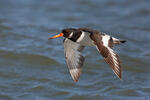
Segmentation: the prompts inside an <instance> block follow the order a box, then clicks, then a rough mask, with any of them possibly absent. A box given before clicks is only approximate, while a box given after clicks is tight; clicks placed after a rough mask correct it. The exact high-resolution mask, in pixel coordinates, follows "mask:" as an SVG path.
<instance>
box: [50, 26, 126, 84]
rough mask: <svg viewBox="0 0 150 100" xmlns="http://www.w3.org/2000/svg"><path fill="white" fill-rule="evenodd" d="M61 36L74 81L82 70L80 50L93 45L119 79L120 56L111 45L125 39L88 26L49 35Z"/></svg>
mask: <svg viewBox="0 0 150 100" xmlns="http://www.w3.org/2000/svg"><path fill="white" fill-rule="evenodd" d="M61 36H64V37H65V39H64V53H65V57H66V63H67V65H68V68H69V71H70V74H71V76H72V78H73V80H74V81H75V82H77V81H78V79H79V77H80V74H81V71H82V66H83V63H84V57H83V56H82V55H81V51H82V50H83V48H84V47H85V46H95V47H96V48H97V50H98V51H99V52H100V54H101V55H102V56H103V57H104V60H105V61H106V62H107V63H108V64H109V65H110V67H111V68H112V70H113V72H114V73H115V74H116V75H117V76H118V77H119V78H120V79H122V66H121V62H120V58H119V56H118V55H117V54H116V53H115V52H114V50H113V49H112V47H113V45H115V44H120V43H124V42H126V41H121V40H119V39H116V38H114V37H111V36H109V35H107V34H105V33H103V32H99V31H96V30H92V29H88V28H79V29H75V28H66V29H63V30H62V33H60V34H59V35H56V36H54V37H51V38H50V39H52V38H57V37H61Z"/></svg>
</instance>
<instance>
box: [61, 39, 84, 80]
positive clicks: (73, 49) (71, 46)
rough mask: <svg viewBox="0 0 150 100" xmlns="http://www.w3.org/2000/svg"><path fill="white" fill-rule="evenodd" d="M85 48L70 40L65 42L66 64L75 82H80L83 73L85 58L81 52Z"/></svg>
mask: <svg viewBox="0 0 150 100" xmlns="http://www.w3.org/2000/svg"><path fill="white" fill-rule="evenodd" d="M83 48H84V46H81V45H80V44H77V43H75V42H73V41H71V40H69V39H66V40H65V41H64V52H65V56H66V63H67V65H68V68H69V72H70V74H71V77H72V78H73V80H74V81H75V82H77V81H78V79H79V77H80V74H81V71H82V66H83V62H84V57H83V56H82V55H81V51H82V50H83Z"/></svg>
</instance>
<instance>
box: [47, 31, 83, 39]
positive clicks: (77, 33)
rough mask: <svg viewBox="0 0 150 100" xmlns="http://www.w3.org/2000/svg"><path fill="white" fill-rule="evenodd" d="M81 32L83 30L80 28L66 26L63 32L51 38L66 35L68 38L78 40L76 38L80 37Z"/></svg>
mask: <svg viewBox="0 0 150 100" xmlns="http://www.w3.org/2000/svg"><path fill="white" fill-rule="evenodd" d="M81 34H82V32H81V30H79V29H75V28H65V29H63V30H62V33H60V34H58V35H55V36H53V37H50V38H49V39H54V38H58V37H65V38H68V39H70V40H72V41H74V42H76V40H77V39H78V38H79V37H80V35H81Z"/></svg>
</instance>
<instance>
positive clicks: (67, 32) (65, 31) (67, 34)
mask: <svg viewBox="0 0 150 100" xmlns="http://www.w3.org/2000/svg"><path fill="white" fill-rule="evenodd" d="M76 31H77V29H75V28H65V29H63V30H62V33H63V34H64V37H66V38H71V34H72V35H73V34H74V33H75V32H76Z"/></svg>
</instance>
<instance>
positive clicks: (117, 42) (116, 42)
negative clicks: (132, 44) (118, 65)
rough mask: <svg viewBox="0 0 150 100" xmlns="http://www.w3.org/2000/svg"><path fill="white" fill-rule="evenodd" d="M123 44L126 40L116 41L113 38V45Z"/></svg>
mask: <svg viewBox="0 0 150 100" xmlns="http://www.w3.org/2000/svg"><path fill="white" fill-rule="evenodd" d="M125 42H126V40H119V39H116V38H114V37H113V43H114V44H120V43H125Z"/></svg>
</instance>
